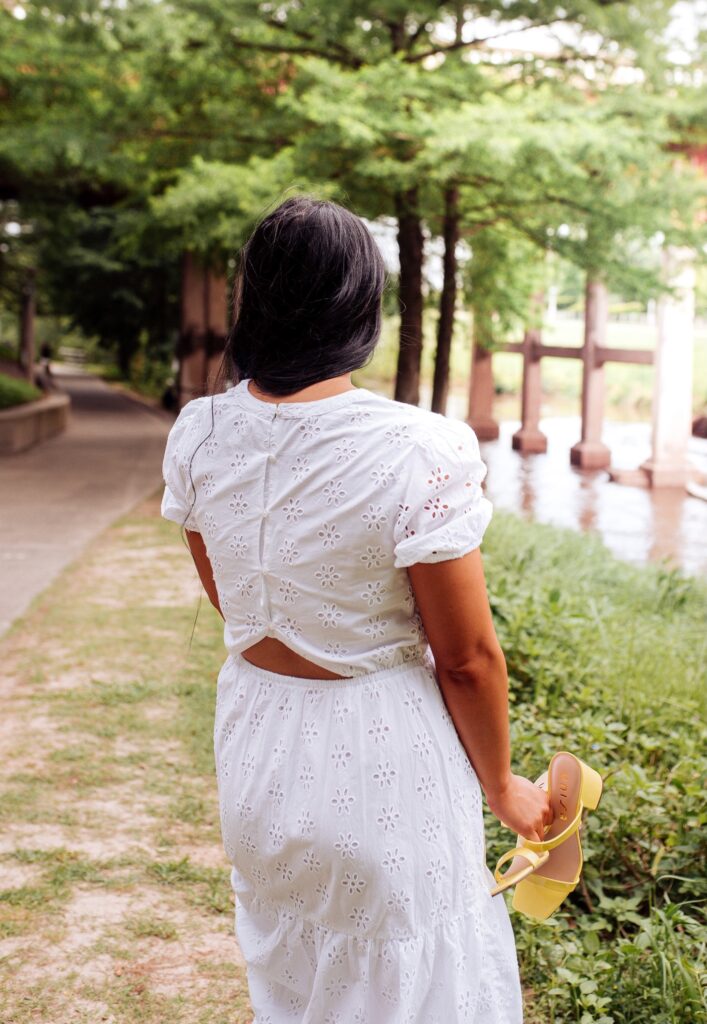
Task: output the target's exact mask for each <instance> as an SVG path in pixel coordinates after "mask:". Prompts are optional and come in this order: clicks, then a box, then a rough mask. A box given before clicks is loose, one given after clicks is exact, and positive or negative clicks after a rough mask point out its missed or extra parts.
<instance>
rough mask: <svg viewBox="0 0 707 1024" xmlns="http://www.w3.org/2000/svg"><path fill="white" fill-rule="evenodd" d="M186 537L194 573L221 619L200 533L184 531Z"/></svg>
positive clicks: (212, 573) (209, 566) (212, 576)
mask: <svg viewBox="0 0 707 1024" xmlns="http://www.w3.org/2000/svg"><path fill="white" fill-rule="evenodd" d="M185 533H186V535H187V542H188V544H189V550H190V551H191V555H192V558H193V559H194V565H195V566H196V571H197V572H198V573H199V579H200V580H201V583H202V585H203V587H204V590H205V591H206V596H207V597H208V599H209V601H211V604H212V605H213V606H214V608H215V609H216V611H217V612H218V613H219V615H220V616H221V618H223V612H222V611H221V605H220V604H219V600H218V591H217V590H216V584H215V583H214V571H213V569H212V568H211V562H210V561H209V556H208V555H207V553H206V545H205V544H204V539H203V537H202V536H201V534H200V533H195V532H194V531H193V530H185Z"/></svg>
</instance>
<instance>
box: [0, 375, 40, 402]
mask: <svg viewBox="0 0 707 1024" xmlns="http://www.w3.org/2000/svg"><path fill="white" fill-rule="evenodd" d="M41 397H42V392H41V391H40V390H39V388H36V387H35V386H34V384H28V383H27V381H25V380H18V379H17V378H16V377H7V376H6V375H5V374H4V373H0V409H10V408H11V407H12V406H13V405H23V404H24V403H25V402H34V401H35V400H36V399H37V398H41Z"/></svg>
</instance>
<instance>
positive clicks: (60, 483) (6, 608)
mask: <svg viewBox="0 0 707 1024" xmlns="http://www.w3.org/2000/svg"><path fill="white" fill-rule="evenodd" d="M55 369H56V375H57V382H58V383H59V384H60V386H61V388H62V390H64V391H66V392H67V393H68V394H69V395H70V396H71V418H70V422H69V426H68V428H67V430H66V431H65V432H64V433H63V434H59V435H58V436H57V437H53V438H51V439H50V440H48V441H44V442H43V443H42V444H39V445H36V446H35V447H34V448H30V449H28V450H27V451H25V452H20V453H19V454H17V455H10V456H6V457H4V458H3V459H1V460H0V527H1V529H0V566H1V575H2V581H3V585H2V587H0V634H2V633H3V632H4V630H6V629H7V628H8V626H9V625H10V624H11V623H12V622H13V621H14V620H15V619H16V618H18V617H19V616H20V615H22V614H23V612H24V611H25V609H26V608H27V607H28V605H29V603H30V601H31V600H32V598H34V597H35V595H36V594H38V593H41V591H42V590H44V588H45V587H46V586H47V584H48V583H49V582H51V580H52V579H53V578H54V577H55V576H56V574H57V573H58V572H60V571H61V570H62V569H63V568H64V567H65V566H67V565H69V564H70V563H71V562H72V561H73V560H74V559H75V558H76V557H77V556H78V555H79V554H80V553H81V551H82V550H83V549H84V547H85V546H86V544H87V543H88V542H89V541H90V540H91V539H92V538H93V537H96V536H98V534H99V533H100V532H101V531H102V530H104V529H105V528H106V527H107V526H108V525H109V524H110V523H112V522H113V521H114V520H115V519H116V518H117V516H120V515H123V514H125V513H127V512H128V511H129V510H130V509H131V508H133V507H134V505H135V504H136V503H137V502H138V501H141V500H143V499H144V498H146V497H147V495H148V494H151V493H152V491H154V489H155V488H156V487H157V486H158V485H159V484H160V481H161V465H162V454H163V452H164V443H165V439H166V437H167V433H168V431H169V428H170V425H171V424H172V423H173V422H174V417H173V416H170V415H168V414H167V413H165V412H163V411H162V410H161V409H156V408H152V407H151V406H149V405H146V404H145V403H143V402H140V401H136V400H135V399H133V398H131V397H130V396H129V395H128V394H125V393H123V392H121V391H119V390H117V389H116V388H111V387H109V386H108V385H107V384H104V383H103V381H101V380H99V379H98V378H97V377H92V376H90V375H88V374H83V373H81V372H79V371H76V370H72V371H71V372H61V370H62V368H61V366H60V365H59V364H57V365H56V367H55Z"/></svg>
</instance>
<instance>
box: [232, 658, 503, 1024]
mask: <svg viewBox="0 0 707 1024" xmlns="http://www.w3.org/2000/svg"><path fill="white" fill-rule="evenodd" d="M214 749H215V758H216V770H217V780H218V793H219V807H220V814H221V829H222V835H223V842H224V848H225V851H226V854H227V857H228V859H229V861H230V863H231V865H232V871H231V881H232V885H233V889H234V892H235V897H236V911H235V929H236V937H237V939H238V942H239V945H240V948H241V952H242V954H243V957H244V959H245V962H246V970H247V977H248V987H249V992H250V998H251V1003H252V1006H253V1011H254V1013H255V1024H293V1022H295V1024H455V1022H467V1021H469V1022H473V1024H520V1022H522V1019H523V1012H522V999H521V987H520V978H519V972H518V961H517V955H516V948H515V941H514V936H513V931H512V927H511V922H510V919H509V916H508V911H507V908H506V905H505V902H504V898H503V896H495V897H492V896H491V895H490V889H491V887H492V885H493V876H492V875H491V872H490V871H489V869H488V867H487V866H486V861H485V842H484V831H483V819H482V803H481V789H480V786H479V781H478V779H477V776H476V773H475V772H474V769H473V767H472V765H471V764H470V763H469V760H468V758H467V756H466V753H465V751H464V748H463V747H462V745H461V742H460V740H459V737H458V735H457V732H456V729H455V727H454V723H453V722H452V719H451V716H450V714H449V712H448V710H447V708H446V705H445V703H444V700H443V697H442V694H441V691H440V689H439V685H438V683H437V679H436V676H435V672H434V667H433V665H432V664H431V662H416V663H412V664H406V665H403V666H401V667H397V668H391V669H384V670H381V671H377V672H372V673H368V674H364V675H359V676H355V677H353V678H350V679H341V680H339V679H334V680H325V679H302V678H298V677H296V676H285V675H280V674H278V673H274V672H269V671H266V670H265V669H261V668H257V667H255V666H253V665H251V664H250V663H249V662H248V661H246V660H245V659H244V658H243V657H241V656H240V655H232V656H230V657H229V658H228V659H227V660H226V662H225V663H224V665H223V667H222V669H221V672H220V673H219V677H218V688H217V697H216V715H215V724H214Z"/></svg>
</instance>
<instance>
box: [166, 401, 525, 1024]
mask: <svg viewBox="0 0 707 1024" xmlns="http://www.w3.org/2000/svg"><path fill="white" fill-rule="evenodd" d="M247 383H248V382H247V381H242V382H241V383H240V384H239V385H237V386H236V387H235V388H232V389H230V390H229V391H228V392H226V393H225V394H224V395H219V396H216V397H215V398H214V399H213V402H212V400H211V399H208V398H206V399H198V400H196V401H195V402H192V403H189V405H187V406H186V407H185V409H184V410H182V413H181V414H180V417H179V419H178V420H177V422H176V423H175V426H174V428H173V431H172V433H171V434H170V438H169V440H168V443H167V450H166V453H165V461H164V474H165V483H166V487H165V494H164V499H163V506H162V510H163V514H164V515H165V516H166V518H169V519H172V520H174V521H176V522H180V523H185V522H186V525H187V526H188V528H190V529H194V530H198V531H200V532H201V533H202V536H203V537H204V541H205V543H206V547H207V551H208V553H209V557H210V560H211V563H212V566H213V568H214V575H215V580H216V584H217V588H218V592H219V597H220V603H221V608H222V610H223V612H224V616H225V619H226V622H225V630H224V640H225V643H226V647H227V649H228V657H227V659H226V661H225V662H224V664H223V667H222V669H221V672H220V674H219V678H218V685H217V696H216V714H215V723H214V749H215V759H216V770H217V780H218V793H219V804H220V813H221V825H222V833H223V841H224V848H225V851H226V854H227V856H228V858H229V860H230V862H231V864H232V874H231V878H232V884H233V888H234V891H235V894H236V933H237V937H238V940H239V943H240V947H241V950H242V953H243V956H244V958H245V961H246V965H247V972H248V984H249V990H250V996H251V1002H252V1006H253V1010H254V1012H255V1020H256V1024H285V1022H296V1024H364V1022H365V1024H454V1022H457V1021H459V1022H462V1021H463V1022H467V1021H469V1022H474V1024H520V1022H521V1021H522V1017H523V1014H522V1000H521V989H520V979H519V973H518V964H517V958H516V950H515V943H514V938H513V933H512V929H511V924H510V920H509V917H508V912H507V910H506V905H505V903H504V901H503V897H502V896H497V897H491V896H490V889H491V887H492V884H493V879H492V875H491V872H490V871H489V869H488V868H487V866H486V863H485V845H484V834H483V820H482V802H481V791H480V787H479V783H478V779H477V777H476V774H475V772H474V770H473V767H472V766H471V764H470V762H469V760H468V758H467V756H466V753H465V751H464V749H463V747H462V745H461V742H460V740H459V738H458V736H457V733H456V730H455V728H454V724H453V722H452V719H451V717H450V715H449V713H448V711H447V709H446V707H445V704H444V700H443V698H442V695H441V691H440V689H439V686H438V684H437V680H436V677H435V672H434V662H433V659H432V655H431V652H430V650H429V646H428V644H427V640H426V636H425V634H424V628H423V626H422V623H421V620H420V617H419V614H418V613H417V611H416V608H415V605H414V598H413V595H412V591H411V588H410V586H409V581H408V579H407V572H406V566H407V565H411V564H413V562H417V561H439V560H441V559H443V558H453V557H459V555H461V554H464V553H466V552H467V551H470V550H473V548H474V547H476V546H478V544H479V543H480V542H481V538H482V536H483V532H484V529H485V527H486V525H487V523H488V520H489V518H490V514H491V509H490V505H489V503H488V502H487V500H486V498H485V497H484V496H483V493H482V490H481V486H480V484H481V480H482V478H483V475H484V473H485V467H484V465H483V463H482V462H481V460H480V458H479V453H478V445H477V443H476V438H475V436H474V434H473V431H471V429H470V428H469V427H468V426H466V424H463V423H460V422H456V421H451V420H447V419H445V418H444V417H441V416H436V415H435V414H432V413H428V412H425V411H424V410H419V409H416V408H414V407H411V406H408V405H403V404H402V403H396V402H392V401H390V400H388V399H384V398H382V397H380V396H378V395H375V394H374V393H372V392H370V391H367V390H366V389H356V390H355V391H349V392H345V393H344V394H342V395H337V396H333V397H332V398H329V399H322V400H319V401H314V402H306V403H280V404H277V405H275V404H272V403H266V402H262V401H260V400H258V399H256V398H255V396H253V395H252V394H251V393H250V392H249V391H248V389H247ZM268 635H270V636H279V637H280V638H281V639H282V640H283V642H285V643H287V644H288V646H290V647H291V648H292V649H294V650H297V651H298V652H299V653H301V654H302V655H303V656H304V657H307V658H309V659H310V660H311V661H314V662H315V663H316V664H321V665H322V666H323V667H325V668H329V669H331V670H332V671H334V672H337V673H339V674H342V675H346V676H348V677H349V678H346V679H341V680H321V679H320V680H317V679H301V678H298V677H292V676H283V675H279V674H276V673H272V672H268V671H265V670H263V669H259V668H257V667H255V666H253V665H250V664H249V662H247V661H246V660H245V659H244V658H243V657H242V656H241V651H243V650H245V649H246V648H247V647H249V646H250V645H251V644H253V643H255V642H256V641H257V640H258V639H260V638H261V637H262V636H268Z"/></svg>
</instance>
